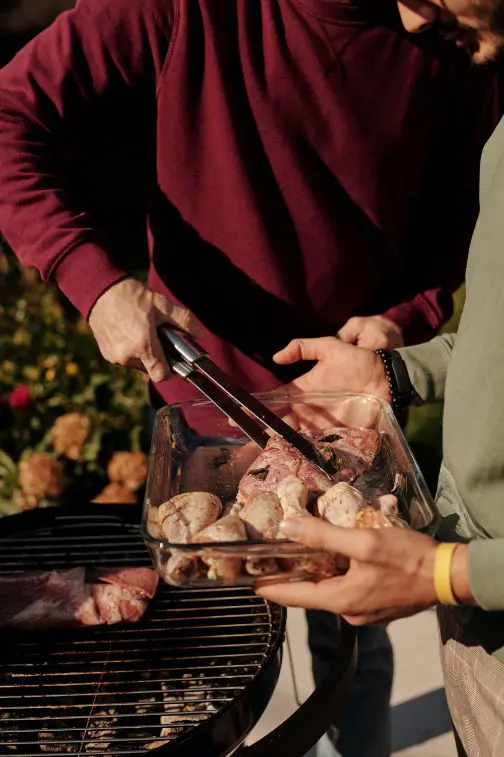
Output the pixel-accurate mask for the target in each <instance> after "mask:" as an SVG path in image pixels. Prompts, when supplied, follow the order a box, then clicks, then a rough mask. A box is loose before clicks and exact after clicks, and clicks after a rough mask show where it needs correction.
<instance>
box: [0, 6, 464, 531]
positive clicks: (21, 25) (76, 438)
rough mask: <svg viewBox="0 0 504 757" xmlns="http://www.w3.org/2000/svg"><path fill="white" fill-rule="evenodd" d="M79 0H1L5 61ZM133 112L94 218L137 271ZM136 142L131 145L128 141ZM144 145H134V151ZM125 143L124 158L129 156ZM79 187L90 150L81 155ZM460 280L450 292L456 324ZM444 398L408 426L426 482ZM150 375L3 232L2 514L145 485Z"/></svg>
mask: <svg viewBox="0 0 504 757" xmlns="http://www.w3.org/2000/svg"><path fill="white" fill-rule="evenodd" d="M73 4H74V0H1V5H0V66H3V65H5V64H6V63H7V62H8V61H9V60H10V59H11V58H12V57H13V56H14V55H15V54H16V53H17V52H18V51H19V50H20V49H21V48H22V47H23V46H24V45H25V44H26V43H27V42H28V41H29V40H30V39H31V38H32V37H33V36H35V35H36V34H37V33H39V32H40V31H41V30H42V29H43V28H44V27H46V26H47V25H48V24H50V23H51V22H52V20H53V19H54V18H55V17H56V15H57V14H58V13H60V12H61V11H63V10H65V9H67V8H70V7H71V6H72V5H73ZM135 128H136V126H135V124H134V123H132V124H131V125H130V129H129V131H128V132H127V133H126V132H125V133H124V134H123V135H122V136H121V138H120V139H118V140H117V141H116V151H115V154H110V152H107V153H106V154H105V153H104V152H100V149H101V146H100V138H99V135H97V138H96V142H95V143H94V144H93V146H92V149H93V157H94V161H93V162H94V164H96V161H97V160H98V161H100V163H101V164H102V165H103V167H104V168H105V169H106V168H107V166H108V167H109V168H110V170H105V171H104V173H106V174H108V175H110V176H116V177H117V176H120V181H119V182H117V184H116V185H114V186H112V185H108V184H107V182H106V181H104V182H101V184H100V187H99V188H96V186H95V185H94V184H93V185H92V186H93V201H94V205H95V208H94V211H93V212H94V213H95V219H96V224H97V226H98V227H100V228H102V229H103V230H104V231H105V233H107V234H108V235H109V238H110V240H111V244H112V245H113V246H114V247H115V248H117V249H120V256H121V260H122V261H125V262H126V266H127V267H128V261H132V260H135V269H134V270H133V268H132V265H130V266H129V268H130V270H132V273H134V274H135V275H136V276H138V277H140V278H142V277H143V276H144V268H145V266H146V263H147V253H146V249H145V242H144V238H143V233H142V196H141V189H140V187H141V180H140V177H139V175H138V174H136V173H135V167H136V166H137V165H139V164H140V161H139V160H138V157H139V156H140V153H141V149H142V148H141V140H136V141H135V139H134V132H135ZM132 145H136V147H132ZM135 150H138V153H135ZM124 154H128V157H129V159H128V164H127V166H124V164H123V156H124ZM75 161H76V171H78V172H79V175H80V176H82V182H83V191H85V190H86V186H87V185H86V182H87V181H88V180H89V181H91V180H92V177H91V173H89V174H86V166H87V165H89V161H87V160H86V156H85V155H83V156H77V157H76V158H75ZM462 303H463V291H460V292H458V293H457V295H456V297H455V315H454V318H453V320H452V322H450V324H448V325H447V329H454V328H456V326H457V322H458V317H459V314H460V309H461V306H462ZM441 413H442V408H441V407H440V406H437V407H429V408H421V409H416V410H414V411H413V412H412V413H411V417H410V422H409V427H408V436H409V439H410V443H411V445H412V447H413V450H414V453H415V454H416V456H417V459H418V461H419V463H420V465H421V467H422V469H423V471H424V474H425V476H426V478H427V480H428V483H429V484H430V486H431V488H432V487H434V486H435V481H436V477H437V472H438V468H439V462H440V451H441V423H440V421H441ZM148 446H149V439H148V398H147V390H146V384H145V382H144V381H143V379H142V378H141V377H140V376H139V375H137V374H136V373H135V372H133V371H128V370H124V369H121V368H118V367H115V366H110V365H108V364H107V363H106V362H105V361H104V360H103V359H102V358H101V357H100V355H99V353H98V350H97V348H96V346H95V343H94V341H93V338H92V336H91V334H90V331H89V329H88V327H87V325H86V323H85V322H84V321H82V319H81V318H79V317H78V315H77V313H76V311H75V310H74V309H73V308H72V307H71V306H70V304H69V303H68V302H67V301H66V300H65V298H64V297H63V296H61V295H59V293H58V292H57V290H56V289H55V288H53V287H51V286H48V285H47V284H44V283H42V282H41V281H40V280H39V277H38V274H36V273H35V272H33V271H29V270H28V271H22V270H21V269H20V268H19V266H18V264H17V262H16V260H15V258H14V256H13V254H12V252H11V251H10V250H9V249H8V247H7V245H6V244H5V243H4V242H2V241H1V239H0V516H1V515H7V514H10V513H14V512H18V511H19V510H23V509H29V508H33V507H36V506H41V507H43V506H49V505H53V504H57V503H58V502H62V501H66V500H75V498H77V499H79V500H83V499H93V498H96V497H97V498H98V499H99V500H100V501H103V502H107V501H116V502H117V501H124V502H134V501H136V500H137V499H139V498H140V497H141V496H142V485H143V483H144V479H145V472H146V458H145V453H146V452H147V451H148Z"/></svg>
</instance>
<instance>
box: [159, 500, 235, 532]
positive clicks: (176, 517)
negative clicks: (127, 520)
mask: <svg viewBox="0 0 504 757" xmlns="http://www.w3.org/2000/svg"><path fill="white" fill-rule="evenodd" d="M221 512H222V504H221V501H220V499H219V498H218V497H216V496H215V495H214V494H209V493H208V492H186V493H184V494H177V495H176V496H175V497H172V498H171V499H169V500H168V502H163V504H162V505H160V506H159V509H158V518H159V523H160V526H161V531H162V533H163V536H164V537H165V538H166V539H168V541H170V542H172V543H173V544H189V543H190V542H192V541H193V540H194V537H195V536H196V534H198V533H199V532H200V531H202V530H203V529H204V528H207V526H210V525H211V524H212V523H215V521H216V520H217V518H218V517H219V516H220V514H221Z"/></svg>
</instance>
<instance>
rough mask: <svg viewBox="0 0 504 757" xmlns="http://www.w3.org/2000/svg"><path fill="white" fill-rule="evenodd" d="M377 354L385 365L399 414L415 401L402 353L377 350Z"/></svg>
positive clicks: (392, 403) (392, 397) (391, 396)
mask: <svg viewBox="0 0 504 757" xmlns="http://www.w3.org/2000/svg"><path fill="white" fill-rule="evenodd" d="M376 354H377V356H378V358H379V359H380V361H381V362H382V364H383V371H384V373H385V378H386V380H387V383H388V387H389V395H390V402H391V405H392V407H393V409H394V410H395V411H396V412H397V411H399V410H402V409H404V408H406V407H408V406H409V405H411V403H412V401H413V399H414V391H413V386H412V384H411V381H410V377H409V374H408V369H407V368H406V364H405V362H404V360H403V359H402V357H401V355H400V353H399V352H397V351H396V350H383V349H379V350H376Z"/></svg>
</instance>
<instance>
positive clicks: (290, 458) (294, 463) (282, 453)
mask: <svg viewBox="0 0 504 757" xmlns="http://www.w3.org/2000/svg"><path fill="white" fill-rule="evenodd" d="M305 436H306V437H307V438H309V439H311V440H312V441H313V442H314V444H315V445H316V446H317V448H318V450H319V451H320V453H321V455H322V456H323V457H324V458H325V459H326V461H328V462H329V463H330V465H331V467H332V469H333V470H334V473H333V475H332V479H333V482H338V481H353V480H355V479H356V478H357V477H358V476H360V475H361V474H362V473H364V472H365V471H367V470H369V468H371V466H372V465H373V462H374V460H375V458H376V455H377V454H378V450H379V444H380V436H379V434H378V433H377V432H376V431H374V430H373V429H353V428H335V429H332V430H331V431H325V432H324V433H323V434H318V435H316V436H314V435H312V434H305ZM288 476H296V477H297V478H299V479H301V480H302V481H303V482H304V483H305V484H306V486H307V487H308V489H309V490H310V491H317V492H325V491H327V489H328V488H329V487H330V486H331V480H330V479H329V478H328V477H327V476H326V475H325V474H324V473H323V472H322V471H321V470H320V469H319V468H318V467H317V466H316V465H313V464H312V463H310V462H309V461H308V460H306V458H304V457H303V456H302V455H301V453H300V452H298V451H297V450H296V449H295V448H294V447H292V446H291V445H290V444H289V443H288V442H287V441H285V439H283V438H282V437H279V436H273V437H272V438H271V439H270V440H269V442H268V443H267V445H266V447H265V448H264V450H263V451H262V452H261V453H260V454H259V455H258V457H257V458H256V459H255V460H254V462H253V463H252V465H251V466H250V468H249V469H248V470H247V472H246V473H245V475H244V476H243V478H242V480H241V481H240V485H239V488H238V500H239V501H240V502H246V501H247V499H249V498H250V497H251V496H252V495H254V494H257V493H258V492H265V491H267V492H271V491H277V490H278V486H279V484H280V483H281V482H282V481H283V480H284V479H285V478H287V477H288Z"/></svg>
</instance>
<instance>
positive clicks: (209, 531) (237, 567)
mask: <svg viewBox="0 0 504 757" xmlns="http://www.w3.org/2000/svg"><path fill="white" fill-rule="evenodd" d="M246 539H247V533H246V531H245V525H244V524H243V521H242V520H241V519H240V518H239V517H238V516H237V515H226V516H225V517H224V518H220V520H218V521H216V522H215V523H212V525H211V526H208V528H205V529H204V530H203V531H200V533H199V534H198V535H197V536H196V538H195V540H194V541H195V542H197V543H205V542H223V541H246ZM201 557H202V559H203V561H204V562H205V563H206V564H207V565H208V568H209V570H208V578H212V579H214V578H228V579H229V578H237V577H238V576H239V575H240V573H241V570H242V558H241V557H234V556H229V557H228V556H226V557H220V556H219V557H213V556H205V555H202V556H201Z"/></svg>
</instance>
